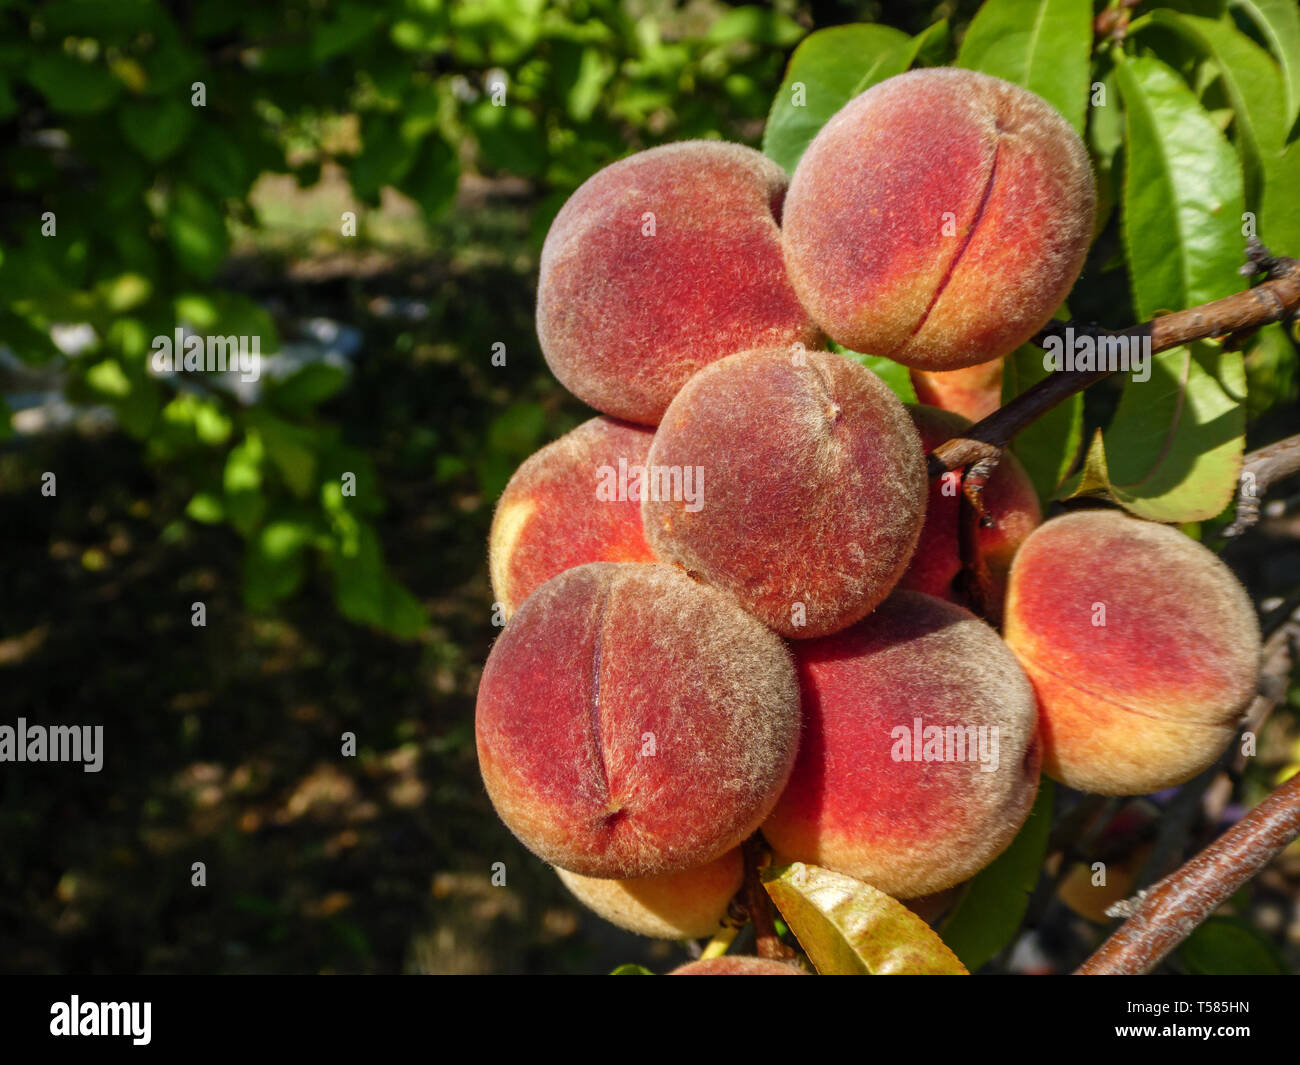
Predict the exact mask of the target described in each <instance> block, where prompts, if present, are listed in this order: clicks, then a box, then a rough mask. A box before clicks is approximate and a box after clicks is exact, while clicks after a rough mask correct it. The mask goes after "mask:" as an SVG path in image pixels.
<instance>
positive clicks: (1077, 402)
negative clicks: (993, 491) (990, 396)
mask: <svg viewBox="0 0 1300 1065" xmlns="http://www.w3.org/2000/svg"><path fill="white" fill-rule="evenodd" d="M1043 358H1044V356H1043V352H1042V350H1041V349H1039V348H1037V347H1035V346H1034V345H1033V344H1024V345H1022V346H1021V347H1019V348H1017V349H1016V350H1015V351H1013V352H1012V353H1011V354H1010V355H1008V356H1007V357H1006V360H1005V361H1004V362H1003V364H1002V402H1003V404H1004V405H1005V404H1006V403H1008V402H1009V401H1010V400H1012V399H1014V398H1015V397H1016V396H1018V395H1020V394H1021V393H1022V392H1026V391H1028V390H1029V388H1030V387H1031V386H1033V385H1035V384H1037V383H1038V382H1039V381H1041V380H1043V378H1045V377H1046V376H1047V375H1048V373H1049V371H1048V370H1047V369H1046V368H1045V367H1044V365H1043ZM1082 443H1083V396H1082V394H1078V393H1076V394H1075V395H1073V396H1071V397H1070V398H1069V399H1067V400H1066V401H1065V402H1064V403H1058V404H1057V405H1056V406H1055V407H1053V408H1052V409H1051V410H1049V411H1048V412H1047V413H1046V414H1044V415H1043V416H1042V417H1040V418H1037V419H1035V420H1034V421H1032V422H1030V423H1029V424H1028V425H1027V426H1025V427H1024V428H1023V429H1021V430H1020V432H1019V433H1017V434H1016V438H1015V439H1014V440H1012V441H1011V452H1012V454H1014V455H1015V456H1016V458H1018V459H1019V460H1020V464H1021V465H1022V466H1024V468H1025V472H1027V473H1028V474H1029V479H1030V480H1031V481H1033V482H1034V490H1035V491H1036V492H1037V493H1038V498H1039V500H1040V501H1041V502H1042V504H1043V510H1044V512H1046V510H1047V504H1048V502H1049V501H1050V500H1051V499H1052V497H1053V496H1054V495H1055V494H1056V490H1057V488H1059V487H1060V485H1061V482H1062V481H1064V480H1065V478H1066V476H1067V475H1068V474H1069V472H1070V470H1071V469H1072V468H1073V467H1074V463H1075V460H1076V459H1077V458H1078V457H1079V446H1080V444H1082Z"/></svg>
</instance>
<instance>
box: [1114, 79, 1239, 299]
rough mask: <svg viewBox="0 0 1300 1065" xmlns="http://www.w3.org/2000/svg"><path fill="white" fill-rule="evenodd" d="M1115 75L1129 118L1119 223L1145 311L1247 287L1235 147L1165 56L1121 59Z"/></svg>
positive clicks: (1217, 296) (1131, 274)
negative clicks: (1242, 273) (1243, 275)
mask: <svg viewBox="0 0 1300 1065" xmlns="http://www.w3.org/2000/svg"><path fill="white" fill-rule="evenodd" d="M1115 75H1116V80H1117V81H1118V82H1119V89H1120V95H1121V96H1122V97H1123V99H1124V110H1125V117H1126V122H1127V126H1126V130H1125V151H1126V153H1127V157H1128V162H1127V165H1126V167H1125V175H1124V193H1123V206H1122V212H1123V213H1122V218H1121V222H1122V229H1123V239H1124V250H1125V256H1126V258H1127V260H1128V268H1129V283H1130V285H1131V286H1132V290H1133V304H1134V307H1135V308H1136V310H1137V313H1138V315H1139V316H1140V317H1141V318H1144V319H1145V318H1150V317H1152V316H1153V315H1155V314H1158V313H1160V312H1162V311H1172V310H1179V309H1181V308H1184V307H1192V306H1195V305H1196V304H1198V303H1207V302H1209V301H1210V300H1217V299H1221V298H1222V297H1224V296H1230V295H1232V294H1233V293H1234V292H1236V291H1238V290H1239V289H1240V288H1242V287H1244V282H1243V281H1242V279H1241V276H1240V275H1239V274H1238V273H1237V268H1238V267H1239V266H1240V265H1241V262H1242V249H1243V247H1244V246H1245V238H1244V237H1243V235H1242V232H1241V221H1242V219H1241V215H1242V210H1243V209H1244V202H1243V200H1244V193H1243V189H1242V171H1241V162H1240V160H1239V159H1238V157H1237V153H1236V151H1234V150H1233V147H1232V145H1231V144H1229V143H1228V141H1227V139H1226V138H1225V137H1224V136H1223V134H1222V133H1220V132H1219V130H1218V128H1217V127H1216V126H1215V124H1214V121H1213V120H1212V119H1211V118H1210V116H1209V115H1208V114H1206V112H1205V110H1204V108H1202V107H1201V105H1200V103H1199V102H1198V101H1197V99H1196V96H1195V94H1194V93H1193V92H1192V90H1191V89H1190V88H1188V86H1187V84H1186V83H1185V82H1184V81H1183V80H1182V78H1180V77H1179V76H1178V75H1177V74H1176V73H1175V72H1174V71H1173V70H1172V69H1171V68H1169V67H1168V66H1166V65H1165V64H1164V63H1161V62H1160V61H1159V60H1158V59H1153V58H1150V57H1139V58H1136V59H1121V60H1120V61H1119V62H1118V63H1117V64H1116V67H1115Z"/></svg>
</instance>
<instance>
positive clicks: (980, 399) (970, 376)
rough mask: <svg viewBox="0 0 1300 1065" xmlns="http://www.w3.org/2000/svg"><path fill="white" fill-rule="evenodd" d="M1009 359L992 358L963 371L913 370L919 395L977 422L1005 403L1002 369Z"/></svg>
mask: <svg viewBox="0 0 1300 1065" xmlns="http://www.w3.org/2000/svg"><path fill="white" fill-rule="evenodd" d="M1005 362H1006V359H1004V358H1003V359H990V360H989V361H988V362H977V363H976V364H975V365H974V366H965V367H963V368H962V369H960V370H912V371H911V372H910V373H909V374H908V376H909V377H911V379H912V388H913V389H914V390H915V391H916V398H917V399H918V400H920V401H921V402H922V403H924V404H926V406H929V407H938V408H939V409H941V410H950V411H952V412H953V413H954V414H960V415H961V416H962V417H963V418H969V419H970V420H971V421H972V422H977V421H979V420H980V419H981V418H987V417H988V416H989V415H990V414H992V413H993V412H994V411H995V410H997V409H998V408H999V407H1000V406H1002V368H1003V364H1004V363H1005Z"/></svg>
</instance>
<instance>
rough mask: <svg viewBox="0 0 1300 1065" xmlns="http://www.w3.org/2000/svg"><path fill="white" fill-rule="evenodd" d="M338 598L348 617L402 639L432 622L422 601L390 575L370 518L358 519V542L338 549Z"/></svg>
mask: <svg viewBox="0 0 1300 1065" xmlns="http://www.w3.org/2000/svg"><path fill="white" fill-rule="evenodd" d="M334 601H335V602H336V603H337V605H338V608H339V611H340V612H341V613H342V614H343V616H344V617H346V618H349V619H350V620H352V621H356V622H360V623H362V624H368V625H375V626H377V627H379V628H381V629H384V630H386V631H388V632H390V633H392V634H393V635H394V636H396V637H398V638H399V639H407V640H409V639H414V638H415V637H416V636H418V635H419V634H420V633H421V632H422V631H423V630H424V628H425V626H426V625H427V624H428V617H427V616H426V615H425V612H424V608H423V607H422V606H421V605H420V603H419V601H418V600H417V599H416V598H415V597H414V596H413V595H411V593H410V592H408V591H407V590H406V589H405V588H404V587H402V585H400V584H398V583H397V581H395V580H393V579H392V578H391V577H390V576H389V575H388V572H387V569H386V567H385V566H384V560H383V553H382V551H381V549H380V546H379V537H378V535H377V534H376V533H375V529H374V526H372V525H370V524H369V523H368V522H359V523H357V535H356V538H355V543H353V544H352V545H351V546H350V547H345V546H344V545H341V544H340V545H338V546H337V547H336V549H335V551H334Z"/></svg>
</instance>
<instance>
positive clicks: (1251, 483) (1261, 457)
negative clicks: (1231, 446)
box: [1222, 435, 1300, 537]
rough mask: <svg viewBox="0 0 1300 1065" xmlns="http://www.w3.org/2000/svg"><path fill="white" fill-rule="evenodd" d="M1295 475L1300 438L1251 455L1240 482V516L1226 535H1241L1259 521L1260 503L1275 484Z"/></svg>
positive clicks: (1299, 470) (1299, 460) (1245, 461)
mask: <svg viewBox="0 0 1300 1065" xmlns="http://www.w3.org/2000/svg"><path fill="white" fill-rule="evenodd" d="M1295 473H1300V435H1297V436H1288V437H1287V438H1286V439H1285V440H1279V441H1277V443H1274V444H1269V445H1268V447H1262V448H1260V449H1259V450H1258V451H1252V452H1251V453H1250V454H1249V455H1247V456H1246V457H1245V458H1244V459H1243V460H1242V463H1241V477H1240V478H1239V479H1238V481H1237V517H1236V519H1235V520H1234V521H1233V523H1232V524H1231V525H1229V526H1228V527H1227V528H1226V529H1224V530H1223V534H1222V535H1224V536H1229V537H1230V536H1240V535H1241V534H1242V533H1244V532H1245V531H1246V530H1247V529H1249V528H1250V527H1251V526H1252V525H1254V524H1255V523H1256V522H1258V521H1259V502H1260V500H1261V499H1263V498H1264V496H1265V495H1266V494H1267V493H1268V490H1269V489H1270V488H1271V487H1272V486H1273V485H1274V484H1276V483H1277V482H1278V481H1281V480H1283V479H1285V478H1287V477H1290V476H1291V475H1292V474H1295Z"/></svg>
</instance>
